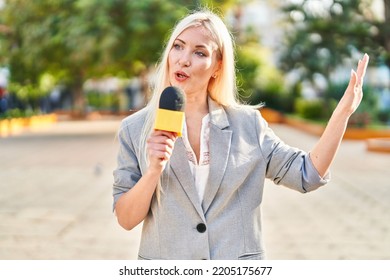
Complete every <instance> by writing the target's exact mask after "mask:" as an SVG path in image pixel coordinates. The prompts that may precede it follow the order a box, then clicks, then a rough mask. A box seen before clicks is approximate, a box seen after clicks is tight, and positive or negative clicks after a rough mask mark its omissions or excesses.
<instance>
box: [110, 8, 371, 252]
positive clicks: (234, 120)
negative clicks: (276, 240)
mask: <svg viewBox="0 0 390 280" xmlns="http://www.w3.org/2000/svg"><path fill="white" fill-rule="evenodd" d="M367 63H368V56H367V55H365V56H364V58H363V59H362V61H360V62H359V65H358V68H357V72H355V71H352V72H351V79H350V83H349V85H348V87H347V89H346V91H345V94H344V96H343V98H342V99H341V101H340V103H339V104H338V106H337V108H336V109H335V111H334V113H333V115H332V117H331V119H330V120H329V123H328V126H327V128H326V130H325V131H324V134H323V135H322V137H321V138H320V140H319V141H318V143H317V145H316V146H315V147H314V148H313V149H312V150H311V152H310V153H305V152H303V151H301V150H298V149H295V148H292V147H289V146H287V145H286V144H284V143H283V142H282V141H281V140H280V139H279V138H278V137H277V136H275V135H274V133H273V132H272V130H271V129H270V128H269V127H268V126H267V123H266V122H265V120H264V119H263V118H262V117H261V115H260V113H259V111H258V110H256V109H254V108H250V107H248V106H244V105H240V104H239V102H238V101H237V99H236V96H237V94H236V93H237V89H236V84H235V69H234V53H233V43H232V39H231V36H230V34H229V32H228V30H227V28H226V26H225V25H224V24H223V22H222V21H221V19H220V18H219V17H218V16H216V15H215V14H213V13H211V12H209V11H204V12H196V13H193V14H190V15H188V16H187V17H185V18H184V19H183V20H182V21H180V22H179V23H178V25H177V26H176V28H175V29H174V31H173V33H172V35H171V37H170V40H169V42H168V44H167V46H166V49H165V52H164V54H163V56H162V59H161V62H160V65H159V68H158V72H157V73H158V74H157V79H156V83H155V88H154V94H153V97H152V99H151V101H150V102H149V104H148V105H147V107H146V108H144V109H143V110H141V111H139V112H137V113H135V114H133V115H131V116H129V117H127V118H125V119H124V120H123V122H122V126H121V129H120V131H119V141H120V150H119V154H118V167H117V169H116V170H115V171H114V179H115V182H114V194H113V195H114V209H115V212H116V215H117V218H118V222H119V224H120V225H121V226H122V227H123V228H125V229H127V230H130V229H132V228H133V227H135V226H136V225H138V224H139V223H140V222H143V230H142V238H141V244H140V249H139V258H140V259H263V258H264V257H265V255H264V249H263V244H262V237H261V231H262V229H261V213H260V205H261V201H262V193H263V187H264V180H265V178H270V179H271V180H273V181H274V182H275V183H276V184H281V185H284V186H287V187H289V188H292V189H294V190H297V191H300V192H303V193H305V192H308V191H312V190H315V189H317V188H318V187H320V186H322V185H324V184H326V183H327V182H328V178H329V175H328V170H329V167H330V164H331V162H332V160H333V158H334V156H335V154H336V152H337V149H338V147H339V145H340V142H341V139H342V137H343V134H344V132H345V129H346V126H347V122H348V119H349V117H350V116H351V114H352V113H353V112H354V111H355V110H356V108H357V107H358V105H359V103H360V101H361V99H362V82H363V77H364V74H365V70H366V67H367ZM167 86H176V87H179V88H181V89H182V90H183V91H184V92H185V95H186V107H185V125H184V128H183V136H182V137H178V136H177V135H176V134H175V133H171V132H167V131H156V130H154V129H153V123H154V118H155V112H156V110H157V108H158V101H159V96H160V94H161V92H162V91H163V90H164V88H166V87H167Z"/></svg>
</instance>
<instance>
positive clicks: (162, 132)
mask: <svg viewBox="0 0 390 280" xmlns="http://www.w3.org/2000/svg"><path fill="white" fill-rule="evenodd" d="M154 133H155V135H164V136H166V137H168V138H170V139H172V140H173V141H176V139H177V133H176V132H170V131H165V130H155V131H154Z"/></svg>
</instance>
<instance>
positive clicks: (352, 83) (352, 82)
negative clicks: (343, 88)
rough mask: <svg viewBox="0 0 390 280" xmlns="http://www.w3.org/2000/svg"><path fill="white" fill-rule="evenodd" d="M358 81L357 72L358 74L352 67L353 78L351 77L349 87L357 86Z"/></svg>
mask: <svg viewBox="0 0 390 280" xmlns="http://www.w3.org/2000/svg"><path fill="white" fill-rule="evenodd" d="M356 82H357V74H356V72H355V70H353V69H351V78H350V79H349V84H348V87H349V88H351V87H352V88H353V87H355V86H356Z"/></svg>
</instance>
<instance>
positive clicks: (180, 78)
mask: <svg viewBox="0 0 390 280" xmlns="http://www.w3.org/2000/svg"><path fill="white" fill-rule="evenodd" d="M175 78H176V80H177V81H179V82H183V81H185V80H187V79H188V78H189V76H188V75H187V74H186V73H184V72H183V71H177V72H175Z"/></svg>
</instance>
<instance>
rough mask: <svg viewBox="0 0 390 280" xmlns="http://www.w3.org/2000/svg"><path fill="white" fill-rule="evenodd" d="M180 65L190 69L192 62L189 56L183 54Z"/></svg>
mask: <svg viewBox="0 0 390 280" xmlns="http://www.w3.org/2000/svg"><path fill="white" fill-rule="evenodd" d="M178 64H179V65H180V66H182V67H183V66H185V67H188V66H190V65H191V61H190V58H189V55H187V54H183V55H182V56H181V57H180V58H179V61H178Z"/></svg>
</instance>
